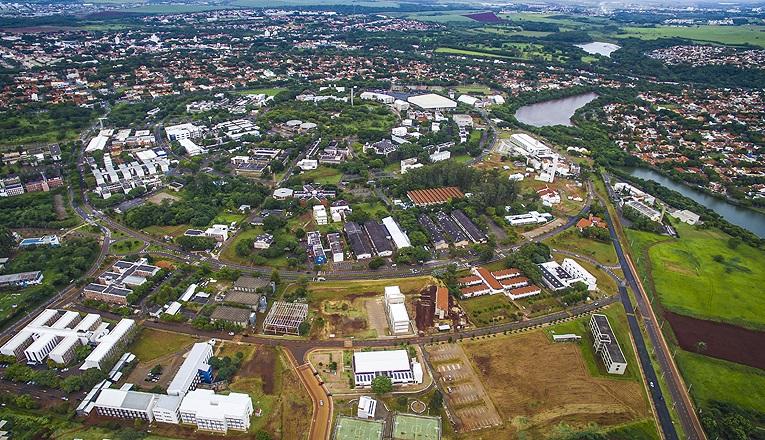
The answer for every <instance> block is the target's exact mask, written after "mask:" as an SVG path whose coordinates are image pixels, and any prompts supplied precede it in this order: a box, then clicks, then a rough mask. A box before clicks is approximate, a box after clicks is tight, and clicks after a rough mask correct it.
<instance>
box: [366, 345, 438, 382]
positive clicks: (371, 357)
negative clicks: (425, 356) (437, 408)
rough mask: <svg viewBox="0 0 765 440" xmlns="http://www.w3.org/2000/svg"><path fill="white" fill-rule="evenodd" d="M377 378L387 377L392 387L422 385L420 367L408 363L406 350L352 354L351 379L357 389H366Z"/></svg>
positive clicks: (416, 364)
mask: <svg viewBox="0 0 765 440" xmlns="http://www.w3.org/2000/svg"><path fill="white" fill-rule="evenodd" d="M377 376H387V377H389V378H390V379H391V382H393V384H394V385H408V384H413V383H422V378H423V372H422V366H421V365H420V364H419V363H418V362H417V361H415V360H412V362H411V363H410V361H409V355H408V354H407V352H406V350H384V351H357V352H355V353H353V378H354V383H355V385H356V386H357V387H368V386H371V385H372V380H373V379H374V378H375V377H377Z"/></svg>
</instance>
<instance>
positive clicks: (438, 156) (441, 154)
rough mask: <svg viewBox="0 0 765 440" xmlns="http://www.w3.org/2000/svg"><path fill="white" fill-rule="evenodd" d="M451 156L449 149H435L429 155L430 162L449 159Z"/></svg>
mask: <svg viewBox="0 0 765 440" xmlns="http://www.w3.org/2000/svg"><path fill="white" fill-rule="evenodd" d="M451 157H452V152H451V151H449V150H444V151H436V152H435V153H433V154H431V155H430V161H431V162H441V161H443V160H449V159H450V158H451Z"/></svg>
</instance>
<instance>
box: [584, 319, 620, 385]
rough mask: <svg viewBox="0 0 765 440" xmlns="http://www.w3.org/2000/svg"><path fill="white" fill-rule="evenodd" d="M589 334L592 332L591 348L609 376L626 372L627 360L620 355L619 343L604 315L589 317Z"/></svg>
mask: <svg viewBox="0 0 765 440" xmlns="http://www.w3.org/2000/svg"><path fill="white" fill-rule="evenodd" d="M590 332H592V339H593V340H594V341H595V342H594V343H593V348H594V349H595V352H596V353H597V354H599V355H600V359H601V360H602V361H603V364H604V365H605V366H606V370H607V371H608V373H609V374H624V372H625V371H627V359H626V358H625V357H624V353H622V348H621V347H620V346H619V341H618V340H617V339H616V335H615V334H614V331H613V330H612V329H611V323H609V322H608V317H607V316H606V315H600V314H597V313H595V314H593V315H592V316H591V317H590Z"/></svg>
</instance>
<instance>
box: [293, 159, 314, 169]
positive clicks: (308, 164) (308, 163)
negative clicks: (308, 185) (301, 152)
mask: <svg viewBox="0 0 765 440" xmlns="http://www.w3.org/2000/svg"><path fill="white" fill-rule="evenodd" d="M295 165H297V166H298V168H300V169H301V170H303V171H311V170H315V169H316V168H319V161H318V160H316V159H302V160H300V161H298V162H297V163H296V164H295Z"/></svg>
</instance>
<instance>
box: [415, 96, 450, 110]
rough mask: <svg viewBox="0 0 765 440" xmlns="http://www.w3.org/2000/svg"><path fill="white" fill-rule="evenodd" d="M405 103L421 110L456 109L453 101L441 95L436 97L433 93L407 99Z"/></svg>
mask: <svg viewBox="0 0 765 440" xmlns="http://www.w3.org/2000/svg"><path fill="white" fill-rule="evenodd" d="M407 101H408V102H409V103H410V104H412V105H414V106H416V107H419V108H421V109H422V110H430V111H445V110H453V109H455V108H457V103H456V102H455V101H452V100H451V99H449V98H446V97H443V96H441V95H436V94H435V93H428V94H425V95H418V96H410V97H409V98H407Z"/></svg>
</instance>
